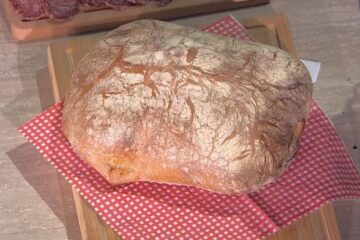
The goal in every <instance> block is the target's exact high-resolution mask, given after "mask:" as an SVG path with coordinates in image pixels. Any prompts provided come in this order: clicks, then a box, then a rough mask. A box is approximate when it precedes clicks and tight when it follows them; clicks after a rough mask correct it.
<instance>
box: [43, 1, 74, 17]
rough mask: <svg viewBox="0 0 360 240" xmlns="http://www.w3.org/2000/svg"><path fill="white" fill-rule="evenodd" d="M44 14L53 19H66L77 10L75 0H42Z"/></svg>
mask: <svg viewBox="0 0 360 240" xmlns="http://www.w3.org/2000/svg"><path fill="white" fill-rule="evenodd" d="M42 2H43V7H44V10H45V12H46V14H47V15H48V16H49V17H50V18H53V19H57V20H66V19H69V18H72V17H73V16H74V15H75V14H76V13H77V12H78V11H79V9H78V5H77V0H42Z"/></svg>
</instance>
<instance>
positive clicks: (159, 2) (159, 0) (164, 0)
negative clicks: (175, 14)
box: [153, 0, 172, 7]
mask: <svg viewBox="0 0 360 240" xmlns="http://www.w3.org/2000/svg"><path fill="white" fill-rule="evenodd" d="M171 1H172V0H154V1H153V2H154V4H155V6H157V7H163V6H165V5H167V4H168V3H170V2H171Z"/></svg>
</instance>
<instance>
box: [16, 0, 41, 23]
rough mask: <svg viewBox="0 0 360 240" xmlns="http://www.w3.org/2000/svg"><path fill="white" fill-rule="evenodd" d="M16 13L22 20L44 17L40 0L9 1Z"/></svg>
mask: <svg viewBox="0 0 360 240" xmlns="http://www.w3.org/2000/svg"><path fill="white" fill-rule="evenodd" d="M10 2H11V3H12V5H13V6H14V9H15V11H16V12H17V13H19V14H21V15H22V19H23V20H36V19H39V18H42V17H45V12H44V9H43V6H42V3H41V0H10Z"/></svg>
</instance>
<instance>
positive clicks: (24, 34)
mask: <svg viewBox="0 0 360 240" xmlns="http://www.w3.org/2000/svg"><path fill="white" fill-rule="evenodd" d="M269 1H270V0H237V2H234V1H232V0H173V1H172V2H171V3H169V4H168V5H166V6H164V7H155V6H153V5H151V4H147V5H145V6H132V7H129V8H127V9H125V10H123V11H119V10H113V9H96V10H94V9H92V11H89V10H86V11H85V10H84V9H80V12H79V13H78V14H76V15H75V16H74V17H73V18H72V19H71V20H68V21H63V22H57V21H54V20H51V19H39V20H35V21H22V20H21V17H20V15H18V14H17V13H16V12H15V11H14V8H13V7H12V5H11V4H10V2H9V0H2V1H1V2H2V5H3V8H4V15H5V19H6V20H7V23H8V26H9V29H10V32H11V33H12V35H13V36H14V37H15V38H16V39H17V40H37V39H43V38H51V37H58V36H66V35H70V34H75V33H81V32H89V31H94V30H100V29H111V28H114V27H117V26H119V25H121V24H123V23H125V22H130V21H133V20H137V19H143V18H152V19H159V20H164V19H170V18H176V17H185V16H190V15H196V14H203V13H209V12H215V11H223V10H229V9H234V8H241V7H249V6H255V5H260V4H265V3H269Z"/></svg>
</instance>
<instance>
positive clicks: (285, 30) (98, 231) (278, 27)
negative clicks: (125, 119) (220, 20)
mask: <svg viewBox="0 0 360 240" xmlns="http://www.w3.org/2000/svg"><path fill="white" fill-rule="evenodd" d="M240 22H241V23H242V24H243V25H244V26H245V27H246V28H247V30H248V31H249V32H250V33H251V34H252V35H253V36H254V37H255V38H256V40H257V41H258V42H261V43H264V44H268V45H272V46H276V47H279V48H282V49H284V50H286V51H288V52H290V53H292V54H293V55H296V51H295V47H294V44H293V39H292V35H291V32H290V29H289V24H288V21H287V18H286V16H284V15H273V16H260V17H253V18H247V19H240ZM105 34H106V33H98V34H92V35H88V36H80V37H74V38H72V39H70V40H66V41H59V42H55V43H52V44H51V45H49V48H48V61H49V72H50V76H51V81H52V87H53V95H54V99H55V101H56V102H58V101H61V100H62V99H63V96H64V93H65V91H66V88H67V86H68V84H69V81H70V79H71V75H72V73H73V71H74V69H75V68H76V66H77V64H78V62H79V61H80V59H81V58H82V57H83V56H84V54H85V53H86V52H87V51H88V50H89V49H90V48H91V47H92V46H93V45H94V44H95V43H96V42H97V41H99V40H100V39H102V38H103V37H104V35H105ZM73 193H74V199H75V203H76V208H77V213H78V218H79V223H80V229H81V234H82V238H83V240H88V239H91V240H92V239H94V240H95V239H105V240H118V239H121V238H120V237H118V236H117V235H116V234H115V233H114V232H113V231H112V230H111V229H110V228H109V227H108V226H106V225H105V224H104V223H103V222H102V220H101V219H99V218H98V217H97V215H96V213H95V212H94V211H93V210H92V208H91V207H90V206H88V204H87V203H86V202H85V201H84V200H83V199H82V198H81V197H80V195H79V194H78V193H77V192H75V191H73ZM268 239H271V240H288V239H291V240H302V239H307V240H338V239H341V238H340V234H339V229H338V225H337V222H336V217H335V213H334V210H333V207H332V205H331V204H328V205H326V206H324V207H323V208H321V209H319V210H318V211H316V212H314V213H312V214H310V215H309V216H307V217H304V218H302V219H300V220H299V221H297V222H295V223H293V224H292V225H290V226H288V227H286V228H284V229H283V230H281V231H279V232H278V233H276V234H275V235H272V236H270V237H269V238H268Z"/></svg>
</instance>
